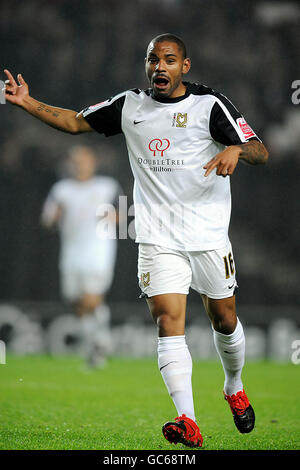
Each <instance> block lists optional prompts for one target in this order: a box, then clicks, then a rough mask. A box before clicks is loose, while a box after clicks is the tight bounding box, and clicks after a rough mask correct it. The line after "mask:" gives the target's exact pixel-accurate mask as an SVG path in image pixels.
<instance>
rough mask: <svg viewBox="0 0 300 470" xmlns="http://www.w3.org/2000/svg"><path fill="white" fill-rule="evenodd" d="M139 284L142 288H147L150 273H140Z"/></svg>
mask: <svg viewBox="0 0 300 470" xmlns="http://www.w3.org/2000/svg"><path fill="white" fill-rule="evenodd" d="M141 282H142V284H143V287H148V286H149V284H150V273H149V272H148V273H142V275H141Z"/></svg>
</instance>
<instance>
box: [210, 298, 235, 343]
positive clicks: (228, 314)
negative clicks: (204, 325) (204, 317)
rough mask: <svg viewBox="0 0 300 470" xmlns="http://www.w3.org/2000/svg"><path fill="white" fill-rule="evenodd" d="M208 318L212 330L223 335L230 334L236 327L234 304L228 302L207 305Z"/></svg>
mask: <svg viewBox="0 0 300 470" xmlns="http://www.w3.org/2000/svg"><path fill="white" fill-rule="evenodd" d="M209 316H210V318H211V321H212V325H213V328H214V330H216V331H218V332H219V333H223V334H225V335H226V334H227V335H228V334H231V333H233V332H234V330H235V327H236V325H237V316H236V309H235V303H234V302H233V301H232V302H231V301H229V300H227V299H226V300H225V301H224V302H222V301H221V302H217V303H216V302H215V303H213V305H212V303H209Z"/></svg>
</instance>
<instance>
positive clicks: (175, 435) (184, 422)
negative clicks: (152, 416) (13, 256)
mask: <svg viewBox="0 0 300 470" xmlns="http://www.w3.org/2000/svg"><path fill="white" fill-rule="evenodd" d="M162 432H163V435H164V436H165V438H166V439H167V441H169V442H171V443H173V444H177V443H178V442H179V443H180V444H184V445H186V446H188V447H202V442H203V438H202V436H201V433H200V429H199V428H198V426H197V424H196V423H195V421H193V420H192V419H190V418H188V417H187V416H186V415H185V414H183V415H181V416H178V417H177V418H175V421H174V422H172V421H168V422H167V423H166V424H164V425H163V427H162Z"/></svg>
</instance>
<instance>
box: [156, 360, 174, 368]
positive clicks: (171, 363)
mask: <svg viewBox="0 0 300 470" xmlns="http://www.w3.org/2000/svg"><path fill="white" fill-rule="evenodd" d="M174 362H178V361H171V362H168V363H167V364H165V365H164V366H162V367H160V369H159V370H162V369H163V368H164V367H167V366H168V365H169V364H173V363H174Z"/></svg>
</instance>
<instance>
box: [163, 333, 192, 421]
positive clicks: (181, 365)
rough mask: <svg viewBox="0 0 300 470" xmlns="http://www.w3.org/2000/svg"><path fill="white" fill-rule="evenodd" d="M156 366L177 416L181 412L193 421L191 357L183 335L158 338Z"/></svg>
mask: <svg viewBox="0 0 300 470" xmlns="http://www.w3.org/2000/svg"><path fill="white" fill-rule="evenodd" d="M157 352H158V367H159V369H160V372H161V375H162V377H163V380H164V382H165V384H166V387H167V389H168V392H169V394H170V396H171V397H172V399H173V402H174V405H175V407H176V410H177V413H178V416H181V415H182V414H183V413H184V414H185V415H186V416H187V417H188V418H191V419H192V420H194V421H195V411H194V400H193V391H192V358H191V355H190V352H189V349H188V346H187V344H186V342H185V336H184V335H183V336H166V337H162V338H158V348H157Z"/></svg>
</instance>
